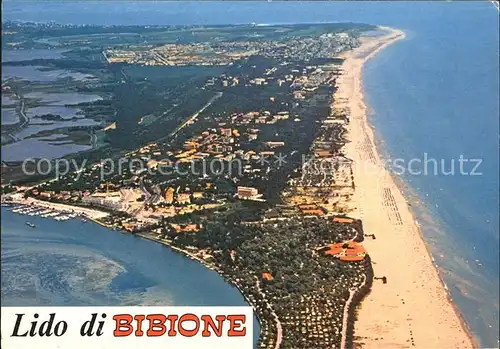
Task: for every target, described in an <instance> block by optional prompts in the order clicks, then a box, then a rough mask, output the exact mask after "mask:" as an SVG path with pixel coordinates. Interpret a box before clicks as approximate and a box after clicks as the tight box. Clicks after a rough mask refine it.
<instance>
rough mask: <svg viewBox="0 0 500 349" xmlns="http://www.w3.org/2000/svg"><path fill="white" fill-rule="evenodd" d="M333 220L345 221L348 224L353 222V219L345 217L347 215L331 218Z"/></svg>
mask: <svg viewBox="0 0 500 349" xmlns="http://www.w3.org/2000/svg"><path fill="white" fill-rule="evenodd" d="M333 221H334V222H337V223H346V224H349V223H352V222H354V219H352V218H347V217H335V218H334V219H333Z"/></svg>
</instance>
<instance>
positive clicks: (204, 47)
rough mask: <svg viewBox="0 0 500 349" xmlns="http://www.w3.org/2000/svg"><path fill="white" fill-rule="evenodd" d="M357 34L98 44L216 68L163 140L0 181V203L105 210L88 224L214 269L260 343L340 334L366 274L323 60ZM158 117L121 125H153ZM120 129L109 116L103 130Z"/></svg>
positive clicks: (338, 338) (333, 63)
mask: <svg viewBox="0 0 500 349" xmlns="http://www.w3.org/2000/svg"><path fill="white" fill-rule="evenodd" d="M356 33H357V31H356V30H355V31H353V32H351V31H343V32H337V33H334V34H331V33H320V34H318V35H317V36H312V37H305V38H300V37H295V36H294V37H291V38H287V40H286V41H285V42H281V43H280V42H278V41H274V40H268V41H266V40H262V39H261V40H258V41H236V42H231V41H221V42H218V41H214V42H209V43H201V42H196V43H168V44H165V45H160V46H156V45H149V44H148V45H149V46H150V47H145V46H141V47H140V48H138V47H137V46H134V47H132V46H131V45H128V46H127V47H121V48H119V49H106V50H103V52H102V55H103V56H104V57H105V58H106V61H107V63H108V64H109V65H110V66H111V67H117V66H120V65H127V66H129V65H132V66H135V65H137V66H148V67H154V68H158V67H161V66H170V67H169V69H170V68H172V67H174V69H177V68H180V67H182V66H191V65H192V66H223V67H225V69H224V71H222V72H218V73H217V74H214V75H211V76H206V77H205V78H204V79H203V81H202V82H201V84H200V85H199V86H198V87H197V89H198V92H197V93H200V95H203V96H205V98H206V99H205V100H203V101H199V103H198V105H197V108H196V109H195V110H192V112H190V113H189V114H188V115H185V117H184V118H183V119H182V120H180V121H178V123H177V125H176V126H175V127H174V128H172V129H168V130H167V129H165V130H164V131H163V136H162V137H158V138H157V139H155V140H153V141H149V142H146V143H145V144H141V145H140V146H138V147H136V148H135V149H132V150H130V149H121V150H119V151H117V152H116V155H115V156H113V157H110V158H107V159H101V160H100V161H97V162H94V163H92V164H89V165H88V166H86V167H84V168H83V169H81V170H80V171H77V172H72V173H68V174H65V175H62V176H59V177H57V178H52V179H49V180H42V181H41V182H39V183H37V184H35V185H32V184H30V185H25V184H22V185H17V186H16V185H12V184H9V185H5V186H3V187H2V190H3V191H4V193H9V194H8V195H4V196H2V199H3V200H4V201H9V200H11V201H12V202H19V200H23V199H30V200H32V201H30V202H31V203H32V204H35V205H36V202H52V203H57V204H64V205H71V206H72V207H75V208H76V207H84V208H92V209H96V210H98V211H102V212H104V213H105V214H103V215H102V216H100V217H99V218H98V219H95V221H96V222H97V223H99V224H101V225H103V226H106V227H109V228H112V229H119V230H122V231H127V232H130V233H132V234H135V235H137V236H140V237H143V238H147V239H150V240H153V241H157V242H159V243H162V244H165V245H168V246H170V247H172V248H173V249H174V250H177V251H180V252H182V253H184V254H186V255H187V256H189V257H191V258H193V259H196V260H198V261H199V262H201V263H203V264H204V265H206V266H207V267H208V268H211V269H214V270H216V271H217V272H219V273H220V274H221V275H222V276H223V277H224V278H226V280H228V282H230V283H231V284H232V285H234V286H235V287H237V288H238V289H239V290H240V291H241V293H242V294H243V295H244V297H245V298H246V300H247V301H248V303H249V304H251V305H252V306H253V308H254V310H255V312H256V314H257V316H258V319H259V322H260V326H261V336H260V339H259V346H260V347H261V348H277V347H280V346H281V347H283V348H297V347H300V348H314V349H318V348H331V347H332V346H333V347H339V346H340V344H341V342H343V341H344V343H345V341H352V338H353V326H352V322H353V321H354V319H353V315H352V313H353V309H354V307H355V305H356V300H358V301H359V299H361V298H362V297H363V295H364V294H366V293H367V292H368V291H369V289H370V285H371V282H372V279H373V272H372V269H371V263H370V259H369V255H368V253H367V251H365V249H364V248H363V246H362V242H363V240H364V237H365V234H364V232H363V227H362V223H361V221H359V220H357V219H353V218H350V217H349V213H350V212H352V211H353V210H354V209H355V207H354V206H353V204H352V202H351V196H352V195H353V191H354V182H353V177H352V168H351V160H350V159H348V158H347V157H346V156H345V151H344V146H345V144H346V143H347V139H346V137H345V131H346V129H345V127H346V125H347V124H348V123H349V111H348V109H346V108H345V107H344V106H343V104H342V101H340V100H337V99H336V96H335V91H336V89H337V86H336V80H337V78H338V77H339V76H340V75H341V74H342V69H341V64H342V59H339V58H336V57H337V55H338V53H340V52H343V51H345V50H349V49H352V48H353V47H356V46H357V45H358V44H359V42H358V39H357V36H356ZM148 45H146V46H148ZM112 69H115V68H112ZM200 91H202V92H200ZM172 108H173V107H172ZM165 113H166V115H167V117H168V112H165ZM161 115H163V114H161ZM161 115H153V116H151V115H146V116H141V117H140V118H139V117H137V118H136V121H135V126H134V127H137V128H138V129H141V127H143V126H144V124H148V125H150V126H151V127H155V128H156V132H158V133H160V131H161V129H160V128H159V127H158V126H159V124H158V120H159V119H160V118H161ZM123 124H124V123H123V121H122V122H120V120H119V119H118V120H116V121H115V120H109V122H108V124H107V125H106V126H105V127H104V128H103V130H102V132H103V133H104V134H113V133H116V132H118V131H120V129H121V128H123V127H124V126H123ZM44 214H45V213H44ZM360 297H361V298H360ZM349 324H351V325H349Z"/></svg>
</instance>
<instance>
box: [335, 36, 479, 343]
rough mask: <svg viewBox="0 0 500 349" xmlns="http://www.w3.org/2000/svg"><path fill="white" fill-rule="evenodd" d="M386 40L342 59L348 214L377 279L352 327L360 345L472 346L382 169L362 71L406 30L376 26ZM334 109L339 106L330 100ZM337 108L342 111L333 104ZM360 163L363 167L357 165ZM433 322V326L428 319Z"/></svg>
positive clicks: (365, 41)
mask: <svg viewBox="0 0 500 349" xmlns="http://www.w3.org/2000/svg"><path fill="white" fill-rule="evenodd" d="M380 29H383V30H387V31H389V33H388V34H386V35H384V36H382V37H376V38H362V45H361V46H360V47H358V48H356V49H354V50H352V51H349V52H346V53H344V54H343V55H342V58H344V59H345V61H344V63H343V66H342V68H343V75H342V76H341V77H340V78H339V79H338V82H337V86H338V91H337V98H336V100H341V101H342V102H340V104H341V105H340V107H344V108H347V110H349V111H350V123H349V125H348V139H349V141H350V142H349V143H348V144H347V145H346V155H347V156H348V157H349V158H351V159H352V160H354V163H355V165H354V168H353V172H354V182H355V183H356V190H355V194H354V200H355V202H356V207H357V209H356V211H354V212H353V213H354V214H356V215H357V218H359V219H361V220H362V221H363V226H364V230H365V232H367V233H368V234H375V235H376V236H377V240H370V239H365V241H364V245H365V247H366V248H367V251H368V253H369V254H370V256H371V259H372V263H373V270H374V274H375V276H378V277H382V276H386V277H387V284H382V283H381V282H380V281H375V282H374V283H373V285H372V290H371V292H370V293H369V294H368V296H367V297H365V299H364V300H363V301H362V302H361V304H360V305H359V307H358V319H357V321H356V324H355V332H356V336H357V337H358V338H359V339H358V342H359V344H369V347H370V348H388V347H410V346H415V347H446V348H473V347H477V343H476V341H475V339H474V338H473V337H472V335H471V333H470V329H469V327H468V325H467V323H466V322H465V321H464V319H463V317H462V315H461V313H460V312H459V310H458V308H457V307H456V305H455V304H454V303H453V301H452V299H451V297H450V294H449V292H448V290H447V287H446V284H445V283H444V282H443V280H442V278H441V275H440V274H439V270H438V268H437V266H436V265H435V262H434V259H433V257H432V255H431V254H430V252H429V250H428V248H427V246H426V244H425V242H424V239H423V236H422V234H421V231H420V229H419V228H418V226H417V224H416V222H415V218H414V215H413V213H412V212H411V210H410V208H409V207H408V204H407V201H406V199H405V198H404V197H403V194H402V192H401V190H400V188H399V187H398V186H397V184H396V181H395V180H394V178H393V177H392V175H391V174H390V173H389V172H388V171H387V170H386V169H385V168H384V164H383V161H382V158H381V156H380V152H379V151H378V149H377V146H376V141H375V136H374V133H373V127H372V125H371V124H370V122H369V120H368V115H367V107H366V104H365V102H364V96H363V86H362V73H363V65H364V64H365V63H366V62H367V61H368V60H370V59H371V58H373V57H374V56H375V55H376V54H377V53H379V52H380V51H381V50H383V49H384V48H386V47H387V46H389V45H391V44H393V43H395V42H397V41H399V40H401V39H404V37H405V34H404V32H402V31H400V30H396V29H392V28H386V27H380ZM334 104H338V102H334ZM337 106H339V105H337ZM361 165H362V166H361ZM429 319H433V321H429Z"/></svg>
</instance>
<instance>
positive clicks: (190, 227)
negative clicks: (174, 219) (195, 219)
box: [170, 223, 198, 233]
mask: <svg viewBox="0 0 500 349" xmlns="http://www.w3.org/2000/svg"><path fill="white" fill-rule="evenodd" d="M170 227H172V229H174V230H175V232H176V233H188V232H195V231H198V226H197V225H196V224H187V225H184V226H181V225H180V224H175V223H171V224H170Z"/></svg>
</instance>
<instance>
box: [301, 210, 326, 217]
mask: <svg viewBox="0 0 500 349" xmlns="http://www.w3.org/2000/svg"><path fill="white" fill-rule="evenodd" d="M302 213H303V214H305V215H308V216H324V215H325V212H324V211H323V210H320V209H315V210H303V211H302Z"/></svg>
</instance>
